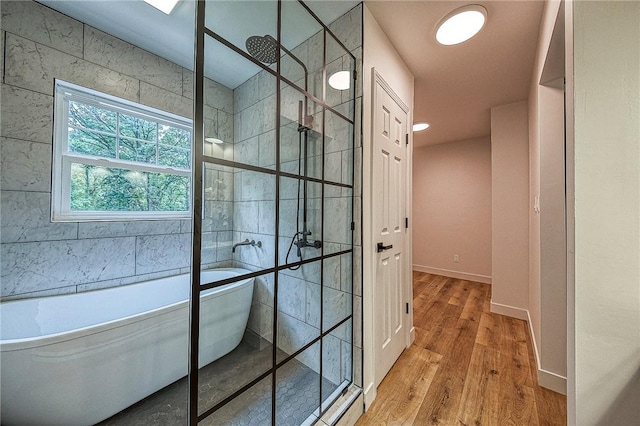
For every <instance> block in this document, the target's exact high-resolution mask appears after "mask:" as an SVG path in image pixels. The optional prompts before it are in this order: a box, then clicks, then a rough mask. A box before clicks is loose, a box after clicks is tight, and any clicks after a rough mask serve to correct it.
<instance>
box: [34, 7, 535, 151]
mask: <svg viewBox="0 0 640 426" xmlns="http://www.w3.org/2000/svg"><path fill="white" fill-rule="evenodd" d="M39 1H40V2H42V3H44V4H46V5H48V6H50V7H52V8H53V9H56V10H59V11H60V12H62V13H65V14H67V15H69V16H71V17H73V18H76V19H78V20H80V21H82V22H86V23H87V24H89V25H92V26H94V27H96V28H98V29H100V30H102V31H105V32H107V33H110V34H112V35H114V36H116V37H119V38H121V39H123V40H126V41H129V42H131V43H132V44H135V45H137V46H140V47H142V48H143V49H146V50H148V51H150V52H153V53H155V54H157V55H160V56H162V57H164V58H166V59H169V60H170V61H172V62H175V63H177V64H179V65H181V66H183V67H185V68H189V69H193V56H194V55H193V50H194V42H193V40H194V7H195V2H194V0H181V1H180V2H179V3H178V5H177V6H176V8H175V9H174V11H173V12H172V13H171V15H165V14H164V13H162V12H160V11H158V10H157V9H154V8H153V7H151V6H149V5H148V4H146V3H144V2H143V1H142V0H128V1H120V0H39ZM357 3H358V1H355V0H312V1H308V2H307V4H308V5H309V7H310V8H311V9H312V10H313V11H314V12H315V13H316V14H317V15H318V16H319V17H320V18H321V19H322V20H323V22H325V23H330V22H332V21H334V20H335V19H336V18H337V17H339V16H341V15H342V14H344V13H346V12H347V11H348V10H350V9H351V8H352V7H353V6H355V5H356V4H357ZM471 3H473V4H481V5H483V6H484V7H485V8H486V9H487V12H488V18H487V23H486V25H485V27H484V28H483V29H482V31H480V33H479V34H478V35H477V36H476V37H474V38H472V39H471V40H469V41H467V42H465V43H462V44H459V45H455V46H441V45H439V44H438V43H437V42H436V41H435V38H434V35H435V29H436V25H437V24H438V22H439V21H440V20H441V19H442V18H443V17H444V16H445V15H447V14H448V13H449V12H451V11H452V10H454V9H456V8H458V7H461V6H463V5H465V4H471ZM207 4H209V5H215V6H214V7H208V9H207V26H208V27H210V28H212V29H214V30H215V31H216V32H218V33H219V34H221V35H222V36H224V37H225V38H227V39H229V40H231V41H232V42H234V43H235V44H236V45H238V46H241V47H243V48H244V40H246V38H247V37H248V36H250V35H265V34H271V35H274V36H275V13H276V9H275V7H276V6H275V5H276V2H275V1H274V0H267V1H265V0H258V1H247V0H243V1H239V0H235V1H228V0H225V1H222V0H217V1H211V0H210V1H209V2H208V3H207ZM366 4H367V6H368V7H369V9H370V10H371V12H372V14H373V15H374V17H375V18H376V20H377V21H378V23H379V24H380V26H381V27H382V29H383V30H384V31H385V33H386V34H387V36H388V37H389V39H390V40H391V42H392V43H393V45H394V46H395V48H396V50H397V51H398V53H399V54H400V56H401V57H402V58H403V59H404V61H405V62H406V64H407V66H408V67H409V69H410V70H411V71H412V73H413V75H414V76H415V110H414V119H415V121H426V122H428V123H430V124H431V127H430V128H429V129H428V130H425V131H423V132H417V133H415V134H414V143H415V145H416V146H425V145H432V144H437V143H443V142H451V141H457V140H464V139H471V138H476V137H481V136H487V135H489V134H490V128H491V118H490V109H491V107H493V106H496V105H503V104H507V103H511V102H517V101H520V100H524V99H527V97H528V90H529V84H530V79H531V72H532V69H533V61H534V57H535V49H536V45H537V39H538V31H539V26H540V20H541V17H542V9H543V6H544V1H543V0H537V1H521V0H509V1H503V0H479V1H478V0H469V1H460V0H449V1H430V0H422V1H408V0H385V1H380V0H366ZM283 13H284V14H286V15H287V16H288V17H289V18H287V19H286V20H285V22H286V23H287V24H286V25H283V28H282V40H283V44H284V45H285V47H287V48H289V49H291V48H293V47H295V46H297V45H298V44H299V43H300V42H302V41H303V40H305V39H306V38H308V37H310V36H311V35H313V34H314V33H315V32H316V31H318V29H319V27H318V26H317V24H314V22H313V20H310V19H309V18H308V16H307V15H306V13H305V12H304V10H303V9H302V7H301V6H299V5H298V3H297V2H295V1H286V2H283ZM206 58H213V59H212V60H206V61H205V63H206V71H205V72H206V74H207V75H209V76H211V77H212V78H214V79H215V80H217V81H219V82H221V83H223V84H225V85H226V86H227V87H230V88H235V87H236V86H238V85H239V84H241V83H242V82H244V81H246V80H247V79H248V78H249V77H251V76H252V75H254V74H255V73H256V72H258V71H259V68H258V67H257V66H256V65H254V64H252V63H250V62H248V61H246V60H244V59H242V58H241V57H239V56H238V55H235V54H230V51H229V50H228V49H225V48H222V47H221V45H217V46H216V45H215V43H211V42H210V43H208V46H207V53H206Z"/></svg>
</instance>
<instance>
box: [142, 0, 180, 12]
mask: <svg viewBox="0 0 640 426" xmlns="http://www.w3.org/2000/svg"><path fill="white" fill-rule="evenodd" d="M178 1H179V0H144V2H145V3H148V4H150V5H151V6H153V7H155V8H156V9H158V10H161V11H162V12H164V13H166V14H167V15H168V14H170V13H171V11H172V10H173V8H174V7H176V4H177V3H178Z"/></svg>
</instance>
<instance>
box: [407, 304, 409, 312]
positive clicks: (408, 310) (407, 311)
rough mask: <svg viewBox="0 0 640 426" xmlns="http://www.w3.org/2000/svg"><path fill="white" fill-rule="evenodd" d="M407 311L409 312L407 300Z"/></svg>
mask: <svg viewBox="0 0 640 426" xmlns="http://www.w3.org/2000/svg"><path fill="white" fill-rule="evenodd" d="M407 313H409V303H408V302H407Z"/></svg>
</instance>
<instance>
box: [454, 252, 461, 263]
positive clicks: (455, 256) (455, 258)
mask: <svg viewBox="0 0 640 426" xmlns="http://www.w3.org/2000/svg"><path fill="white" fill-rule="evenodd" d="M453 261H454V262H456V263H459V262H460V256H458V255H457V254H454V255H453Z"/></svg>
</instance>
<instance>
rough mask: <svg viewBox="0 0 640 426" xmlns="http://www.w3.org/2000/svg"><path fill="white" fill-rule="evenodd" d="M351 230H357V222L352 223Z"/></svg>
mask: <svg viewBox="0 0 640 426" xmlns="http://www.w3.org/2000/svg"><path fill="white" fill-rule="evenodd" d="M351 230H352V231H355V230H356V223H355V222H351Z"/></svg>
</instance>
